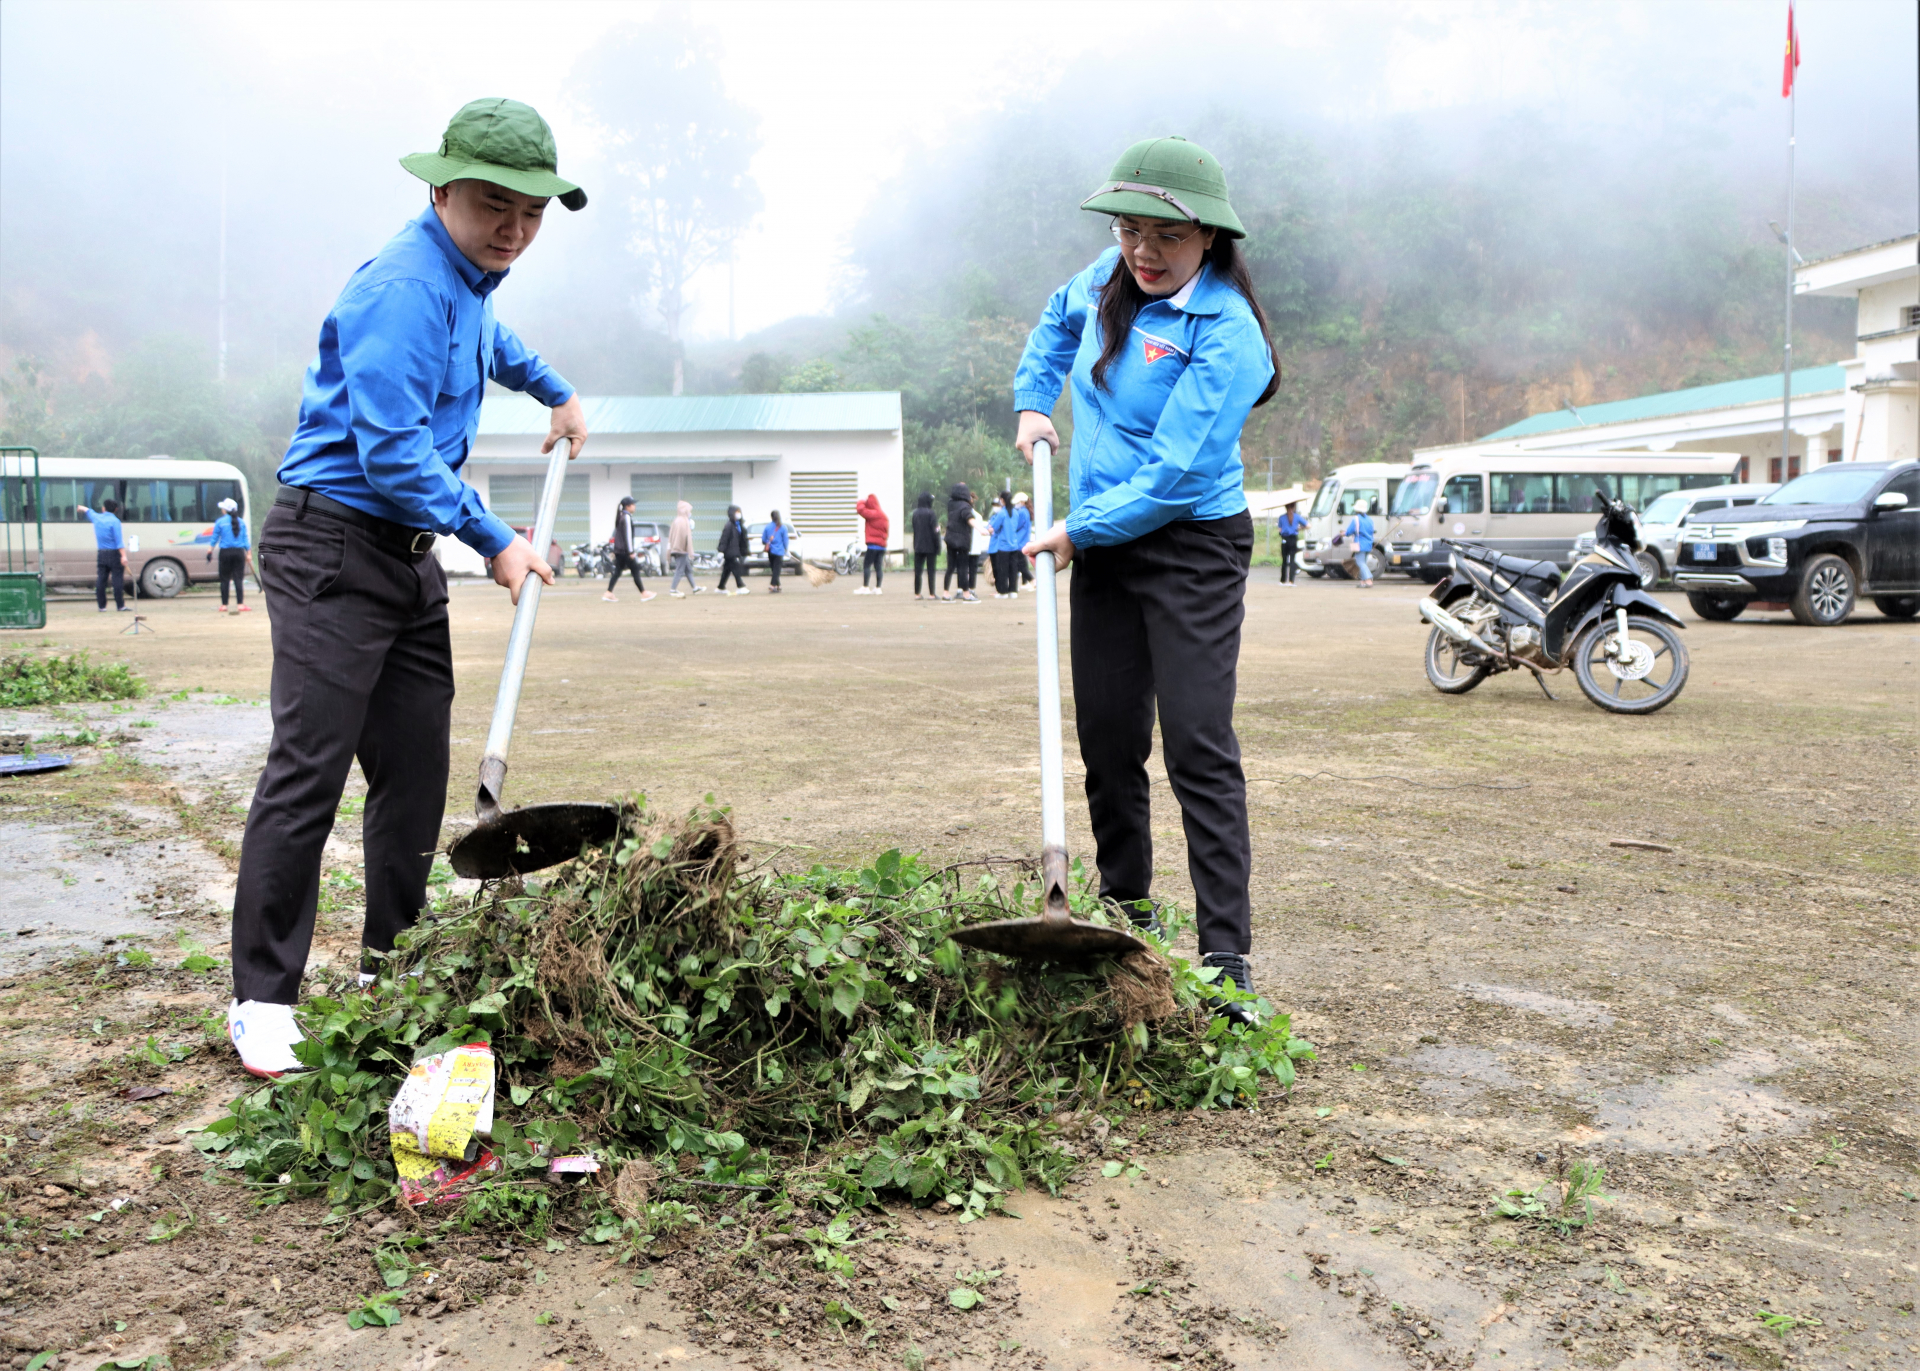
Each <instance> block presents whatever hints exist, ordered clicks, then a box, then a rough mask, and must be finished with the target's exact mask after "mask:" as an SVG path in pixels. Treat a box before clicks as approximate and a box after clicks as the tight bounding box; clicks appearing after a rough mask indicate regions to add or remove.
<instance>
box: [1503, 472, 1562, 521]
mask: <svg viewBox="0 0 1920 1371" xmlns="http://www.w3.org/2000/svg"><path fill="white" fill-rule="evenodd" d="M1493 513H1495V514H1551V513H1553V477H1551V476H1536V475H1532V474H1529V473H1526V472H1518V471H1513V472H1508V471H1497V472H1495V473H1494V474H1493Z"/></svg>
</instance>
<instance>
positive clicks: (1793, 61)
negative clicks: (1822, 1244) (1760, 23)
mask: <svg viewBox="0 0 1920 1371" xmlns="http://www.w3.org/2000/svg"><path fill="white" fill-rule="evenodd" d="M1799 65H1800V35H1799V34H1797V33H1795V32H1794V31H1793V4H1792V0H1788V4H1787V55H1786V61H1785V66H1784V68H1783V69H1782V71H1781V75H1780V98H1781V99H1782V100H1784V99H1786V98H1787V97H1788V96H1789V95H1792V94H1793V71H1794V68H1795V67H1797V66H1799Z"/></svg>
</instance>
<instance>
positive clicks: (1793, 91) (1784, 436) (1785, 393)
mask: <svg viewBox="0 0 1920 1371" xmlns="http://www.w3.org/2000/svg"><path fill="white" fill-rule="evenodd" d="M1799 41H1800V38H1799V34H1798V33H1797V32H1796V31H1795V29H1794V23H1793V7H1792V6H1791V5H1789V6H1788V7H1787V81H1788V85H1787V322H1786V331H1785V337H1784V340H1783V345H1782V357H1781V362H1782V366H1781V373H1780V479H1781V480H1782V481H1785V480H1788V479H1790V478H1789V475H1788V473H1789V472H1790V471H1791V469H1792V465H1793V459H1792V457H1791V455H1790V452H1791V448H1790V443H1791V441H1792V440H1791V436H1790V434H1791V425H1792V422H1793V276H1794V271H1793V260H1794V259H1793V152H1794V115H1795V113H1796V109H1795V107H1796V106H1797V105H1798V104H1799V101H1800V83H1799V82H1798V81H1796V80H1794V79H1793V78H1794V76H1795V75H1796V73H1795V72H1794V70H1793V69H1794V67H1795V66H1796V65H1798V64H1797V63H1796V62H1795V60H1794V59H1795V58H1796V57H1798V56H1799V54H1798V53H1797V52H1796V51H1795V50H1794V49H1795V48H1796V46H1797V45H1798V43H1799ZM1807 465H1808V466H1809V467H1811V466H1812V465H1813V464H1812V463H1811V462H1809V463H1808V464H1807Z"/></svg>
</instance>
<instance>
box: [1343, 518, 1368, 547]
mask: <svg viewBox="0 0 1920 1371" xmlns="http://www.w3.org/2000/svg"><path fill="white" fill-rule="evenodd" d="M1345 532H1346V535H1347V537H1349V538H1351V539H1353V550H1354V551H1355V552H1371V551H1373V519H1372V517H1371V516H1369V515H1366V514H1356V515H1354V516H1353V517H1352V518H1351V519H1349V520H1347V527H1346V529H1345Z"/></svg>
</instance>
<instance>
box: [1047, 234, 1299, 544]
mask: <svg viewBox="0 0 1920 1371" xmlns="http://www.w3.org/2000/svg"><path fill="white" fill-rule="evenodd" d="M1119 260H1120V249H1119V248H1117V247H1113V248H1109V249H1107V251H1106V252H1104V253H1102V254H1101V255H1100V257H1099V259H1098V260H1097V261H1095V262H1094V263H1093V265H1091V266H1089V267H1088V268H1087V269H1086V270H1085V271H1083V272H1081V273H1080V274H1079V275H1078V276H1076V277H1074V278H1073V279H1072V280H1071V281H1069V282H1067V284H1066V285H1064V286H1062V287H1060V289H1059V290H1057V291H1055V292H1054V293H1053V298H1052V299H1050V300H1048V301H1047V307H1046V310H1045V311H1044V312H1043V313H1042V314H1041V316H1040V322H1039V324H1038V325H1037V326H1036V327H1035V328H1034V330H1033V332H1032V333H1031V334H1030V335H1028V338H1027V350H1026V353H1025V355H1024V356H1022V357H1021V359H1020V369H1019V371H1018V372H1017V373H1015V376H1014V382H1013V405H1014V408H1015V409H1016V410H1026V409H1031V410H1037V411H1039V412H1040V413H1042V414H1050V413H1052V412H1053V406H1054V403H1055V401H1057V400H1058V399H1059V398H1060V392H1061V390H1062V389H1063V388H1064V387H1065V385H1066V384H1067V382H1068V381H1069V379H1070V380H1071V382H1072V385H1073V448H1072V452H1071V454H1070V461H1069V470H1068V490H1069V493H1070V495H1071V498H1072V503H1073V509H1072V512H1071V513H1070V514H1068V515H1067V536H1068V537H1069V538H1070V539H1072V540H1073V545H1074V546H1075V547H1100V546H1103V545H1107V544H1112V543H1126V542H1131V541H1133V540H1134V539H1135V538H1139V537H1141V536H1143V535H1145V534H1148V533H1151V532H1153V530H1154V529H1156V528H1159V527H1160V526H1161V525H1163V524H1167V523H1171V522H1172V521H1173V520H1175V519H1224V518H1226V517H1227V516H1229V515H1232V514H1238V513H1240V512H1241V511H1243V510H1245V509H1246V507H1247V497H1246V494H1245V492H1244V490H1243V489H1242V486H1243V485H1244V476H1243V473H1242V468H1241V465H1240V430H1241V428H1242V426H1244V425H1245V423H1246V421H1247V415H1248V414H1250V413H1251V412H1252V411H1253V402H1254V401H1255V400H1257V399H1259V398H1260V392H1261V391H1263V390H1265V389H1266V388H1267V382H1268V381H1270V380H1272V379H1273V360H1272V356H1271V354H1270V353H1269V352H1268V350H1267V342H1266V339H1265V337H1264V336H1262V334H1261V332H1260V323H1259V321H1258V320H1257V319H1256V318H1254V314H1253V309H1252V307H1251V306H1250V305H1248V303H1247V301H1246V298H1245V297H1244V296H1242V295H1241V294H1240V292H1239V291H1237V290H1235V289H1234V288H1233V286H1232V285H1231V284H1229V283H1228V282H1226V281H1223V280H1221V279H1219V278H1218V276H1217V275H1216V274H1215V272H1214V271H1213V268H1211V267H1208V266H1202V267H1201V268H1200V271H1199V274H1198V275H1196V276H1195V277H1194V278H1193V280H1192V281H1190V282H1188V283H1187V285H1186V286H1184V287H1182V288H1181V289H1180V291H1179V292H1177V293H1176V294H1174V295H1172V296H1169V297H1167V298H1164V299H1158V300H1155V301H1153V302H1152V303H1151V304H1147V305H1143V306H1141V308H1140V312H1139V314H1138V315H1136V316H1135V318H1134V321H1133V336H1132V337H1131V338H1129V339H1128V340H1127V343H1126V346H1125V347H1123V348H1122V349H1121V350H1120V355H1119V358H1118V360H1116V361H1115V363H1114V364H1113V366H1112V367H1110V368H1109V369H1108V371H1107V384H1108V386H1109V387H1111V389H1108V390H1103V389H1101V388H1100V387H1099V386H1097V385H1095V384H1094V380H1093V364H1094V363H1095V362H1097V361H1098V360H1099V359H1100V327H1099V320H1098V317H1097V314H1098V310H1099V301H1100V287H1101V286H1102V285H1104V284H1105V282H1106V280H1107V277H1108V275H1109V274H1110V273H1111V272H1113V271H1114V270H1115V269H1116V267H1117V265H1118V263H1119Z"/></svg>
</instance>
